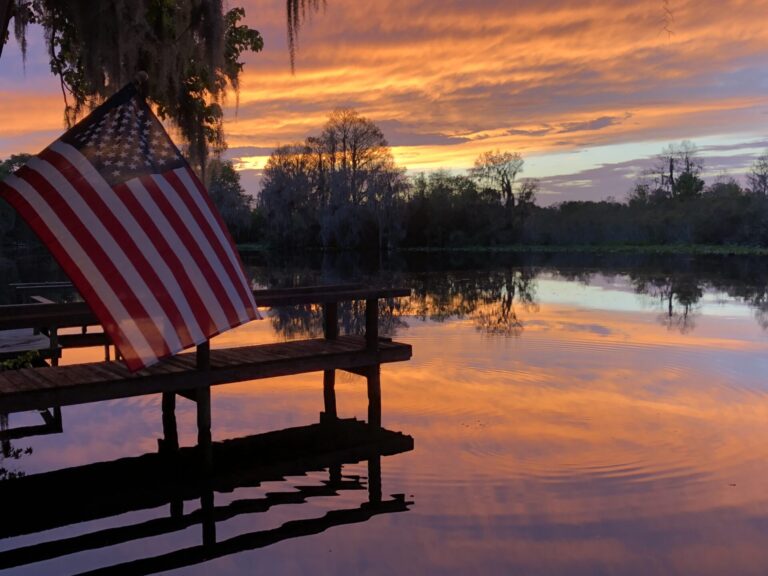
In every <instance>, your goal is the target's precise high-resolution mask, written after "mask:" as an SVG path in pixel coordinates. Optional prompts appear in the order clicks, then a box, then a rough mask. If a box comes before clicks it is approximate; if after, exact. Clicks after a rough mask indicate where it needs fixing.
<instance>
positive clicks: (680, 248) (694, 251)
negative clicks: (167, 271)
mask: <svg viewBox="0 0 768 576" xmlns="http://www.w3.org/2000/svg"><path fill="white" fill-rule="evenodd" d="M237 249H238V250H240V251H241V252H272V251H274V248H273V247H271V246H269V245H267V244H261V243H252V242H244V243H238V244H237ZM306 250H310V251H316V252H318V253H337V252H338V253H344V252H355V253H356V252H365V251H366V250H364V249H353V248H347V249H344V248H323V247H322V246H317V247H311V248H303V249H302V251H306ZM291 251H292V250H291ZM291 251H289V253H290V252H291ZM394 252H400V253H405V254H408V253H415V254H419V253H420V254H429V253H437V254H440V253H491V254H493V253H512V254H567V253H588V254H671V255H691V256H768V247H763V246H740V245H708V244H656V245H639V244H571V245H569V244H562V245H544V244H538V245H526V244H510V245H505V246H447V247H443V246H415V247H401V248H397V249H395V250H394Z"/></svg>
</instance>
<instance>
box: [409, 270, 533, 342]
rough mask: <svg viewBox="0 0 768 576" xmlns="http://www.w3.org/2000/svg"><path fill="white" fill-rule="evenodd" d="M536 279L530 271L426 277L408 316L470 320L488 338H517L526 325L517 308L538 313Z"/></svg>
mask: <svg viewBox="0 0 768 576" xmlns="http://www.w3.org/2000/svg"><path fill="white" fill-rule="evenodd" d="M535 277H536V274H535V273H534V272H533V271H532V269H530V268H520V269H508V270H504V271H487V272H480V273H466V274H460V273H443V274H440V275H426V276H423V277H421V278H420V279H419V281H418V282H416V287H415V289H414V291H413V295H412V296H411V298H410V309H409V312H408V313H409V314H411V315H414V316H416V317H418V318H420V319H422V320H427V319H429V320H433V321H437V322H442V321H444V320H446V319H450V318H471V319H472V320H473V321H474V322H475V325H476V327H477V329H478V330H480V331H482V332H485V333H487V334H502V335H507V336H513V335H518V334H519V333H520V332H521V331H522V329H523V321H522V320H521V319H520V318H519V316H518V312H517V308H516V304H517V305H519V306H522V308H523V309H524V310H526V311H534V310H536V309H538V307H537V305H536V302H535V294H536V283H535Z"/></svg>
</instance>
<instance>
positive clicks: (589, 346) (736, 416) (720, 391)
mask: <svg viewBox="0 0 768 576" xmlns="http://www.w3.org/2000/svg"><path fill="white" fill-rule="evenodd" d="M535 294H536V306H535V307H520V308H519V309H518V310H517V314H518V316H519V318H520V320H521V322H522V330H521V331H519V332H517V333H516V335H515V336H514V337H505V336H500V335H498V334H488V333H486V332H483V331H482V330H478V326H477V323H476V321H475V318H474V317H473V316H472V315H471V314H469V315H465V316H462V317H460V318H459V317H452V318H448V319H445V320H443V321H439V322H438V321H434V320H429V319H417V318H413V317H410V318H406V321H407V324H408V327H407V328H401V329H400V330H399V332H398V334H397V335H396V337H397V338H398V339H400V340H403V341H406V342H409V343H411V344H413V347H414V357H413V359H412V360H411V361H410V362H406V363H401V364H394V365H388V366H385V367H384V368H383V370H382V384H383V394H384V396H383V403H384V412H383V414H384V417H383V422H384V425H385V427H387V428H390V429H394V430H403V431H405V432H407V433H408V434H411V435H412V436H413V437H414V438H415V441H416V449H415V450H414V451H413V452H410V453H405V454H400V455H397V456H394V457H391V458H385V459H383V461H382V472H383V489H384V492H385V494H391V493H404V494H406V495H408V496H409V497H410V496H411V495H412V499H413V500H414V502H415V505H414V506H413V507H412V509H411V510H410V511H409V512H407V513H402V514H392V515H385V516H378V517H376V518H373V519H372V520H370V521H369V522H367V523H365V524H361V525H352V526H340V527H335V528H333V529H331V530H328V531H326V532H324V533H322V534H318V535H314V536H310V537H306V538H301V539H296V540H290V541H286V542H282V543H280V544H278V545H275V546H270V547H268V548H264V549H260V550H255V551H252V552H245V553H241V554H238V555H236V556H231V557H225V558H222V559H218V560H214V561H212V562H209V563H206V564H203V565H200V566H196V567H194V568H191V569H185V570H183V571H178V572H177V573H180V574H181V573H183V574H209V573H216V574H220V575H221V576H224V575H227V574H247V573H252V572H256V571H260V572H265V573H286V574H302V573H312V574H339V573H344V572H346V573H354V574H395V573H396V574H427V573H432V574H467V573H482V574H510V573H520V574H610V573H618V574H651V573H658V574H670V573H678V574H726V573H727V574H763V573H765V571H766V569H768V547H766V546H765V539H766V535H768V486H766V483H765V478H767V477H768V448H766V444H765V441H764V440H765V438H766V434H767V433H768V382H766V380H765V375H766V374H768V355H767V354H766V352H767V351H768V350H767V349H766V335H765V332H764V331H763V330H761V329H760V326H759V325H758V324H757V323H756V322H755V321H754V318H753V317H752V314H751V312H750V310H749V309H748V308H747V307H746V306H745V305H743V304H741V303H739V302H736V301H734V300H730V301H728V302H726V303H725V304H722V305H721V304H719V303H718V301H719V300H720V299H722V298H723V295H722V294H718V295H711V296H705V297H704V298H702V301H701V302H700V303H699V305H698V306H697V309H696V318H695V326H694V328H693V329H691V330H689V331H681V330H677V329H668V327H667V326H666V325H665V324H664V323H663V322H660V320H659V315H660V313H663V310H662V309H661V308H659V307H658V306H655V305H651V304H649V302H648V301H647V300H644V299H647V298H648V297H646V296H641V295H638V294H636V293H635V292H634V291H633V286H632V284H631V283H630V282H628V281H626V280H625V279H624V280H623V279H621V278H618V279H616V278H614V279H613V280H607V279H605V278H599V279H597V280H595V281H594V282H593V283H592V284H590V285H585V284H583V283H579V282H575V281H569V280H565V279H562V278H557V277H555V276H552V275H550V276H545V277H539V278H538V279H537V283H536V290H535ZM488 306H493V303H490V304H488ZM726 312H727V313H726ZM274 339H275V335H274V333H273V332H272V328H271V325H270V323H269V322H268V321H262V322H253V323H251V324H249V325H247V326H244V327H241V328H239V329H237V330H234V331H232V332H230V333H228V334H225V335H223V336H221V337H219V338H217V339H216V341H215V345H216V346H231V345H241V344H247V343H253V342H266V341H272V340H274ZM89 354H90V355H94V354H95V355H96V356H97V357H98V354H99V353H98V352H79V353H71V352H67V355H66V360H67V361H74V360H83V359H85V358H86V357H88V355H89ZM320 381H321V379H320V376H319V375H318V374H310V375H303V376H298V377H291V378H281V379H276V380H272V381H259V382H250V383H241V384H235V385H229V386H224V387H220V388H217V389H215V391H214V393H213V433H214V438H216V439H222V438H228V437H235V436H240V435H245V434H251V433H255V432H260V431H266V430H270V429H275V428H281V427H287V426H293V425H298V424H304V423H307V422H310V421H313V420H315V419H317V415H318V412H319V410H320V409H321V406H322V387H321V385H320ZM337 389H338V405H339V411H340V414H341V415H342V416H352V415H355V416H357V417H359V418H364V417H365V411H366V399H365V386H364V380H363V379H361V378H360V377H357V376H351V375H342V376H340V377H339V379H338V384H337ZM178 418H179V429H180V431H181V441H182V443H183V444H186V445H191V444H194V441H195V436H194V430H195V428H194V410H193V406H192V404H191V403H189V402H186V401H183V400H180V401H179V408H178ZM64 428H65V432H64V434H62V435H57V436H50V437H43V438H32V439H29V440H25V441H24V443H25V444H27V445H31V446H33V447H34V450H35V452H34V454H33V455H31V456H29V457H25V458H23V459H21V460H20V461H19V462H18V466H20V467H22V468H24V469H25V470H26V471H27V472H28V473H33V472H36V471H42V470H46V469H52V468H60V467H66V466H71V465H76V464H82V463H86V462H93V461H98V460H111V459H114V458H117V457H121V456H128V455H138V454H141V453H143V452H151V451H154V450H155V449H156V443H155V442H156V438H157V437H159V436H160V411H159V399H157V398H155V397H146V398H137V399H131V400H123V401H116V402H108V403H102V404H97V405H92V406H83V407H72V408H66V409H65V410H64ZM349 472H350V473H360V474H363V475H364V474H365V471H364V470H362V469H360V467H357V468H355V467H350V468H349ZM310 481H311V478H310V479H308V478H290V479H288V481H287V482H285V483H280V486H282V488H280V487H278V486H277V485H275V486H263V487H260V488H259V489H260V490H270V489H285V488H286V485H287V486H290V485H297V484H305V483H307V482H310ZM237 495H238V494H235V495H217V499H220V498H224V499H226V498H234V497H236V496H237ZM355 499H357V500H355ZM218 501H219V500H217V502H218ZM356 501H359V496H358V495H356V494H347V493H344V494H342V495H340V496H338V497H335V498H325V499H323V498H317V499H313V500H310V501H308V503H307V504H303V505H302V506H296V507H291V506H282V507H278V508H276V509H275V510H271V511H270V512H269V513H268V514H264V515H261V516H258V517H257V518H254V519H249V520H245V519H239V520H237V521H233V522H230V523H228V524H227V525H226V526H225V527H222V530H223V531H224V533H227V534H230V535H234V534H237V533H242V532H243V531H246V530H250V529H253V526H251V525H250V524H248V523H249V522H255V523H257V524H258V526H262V525H263V526H267V527H268V526H275V525H279V524H280V523H281V522H283V521H285V520H286V519H290V518H294V517H302V516H306V515H308V516H316V515H322V514H323V513H324V512H325V511H327V510H329V509H333V508H336V507H343V506H344V505H345V504H350V503H353V502H356ZM159 513H161V512H158V514H159ZM79 529H81V528H78V527H75V528H72V529H67V530H72V531H75V532H76V531H77V530H79ZM26 538H27V539H29V540H34V539H36V538H41V537H40V536H32V537H26ZM196 538H198V534H197V532H194V531H187V532H183V533H180V534H174V535H172V536H170V537H166V538H165V539H161V540H160V541H151V542H138V543H133V544H131V545H122V546H120V547H117V549H116V550H112V549H111V548H108V549H105V550H101V551H97V552H93V553H88V554H83V555H79V557H77V558H72V559H68V560H67V561H61V563H60V564H53V563H47V564H45V565H44V566H43V568H44V569H43V571H42V572H41V571H40V568H41V567H40V566H32V567H30V568H28V569H27V570H20V571H17V572H14V571H9V572H8V573H9V574H10V573H13V574H16V573H25V574H39V573H76V572H78V571H81V570H84V569H85V568H93V567H97V566H101V565H106V564H109V563H110V562H114V561H116V559H121V560H124V559H130V558H132V557H140V556H141V555H142V554H145V553H146V549H147V548H146V547H147V546H148V547H149V549H151V551H152V552H159V551H163V550H165V549H173V548H174V547H176V546H180V545H184V544H185V543H187V542H192V541H194V540H195V539H196ZM11 544H14V542H8V541H0V549H4V548H6V547H7V546H9V545H11ZM33 568H34V569H33ZM46 571H48V572H46Z"/></svg>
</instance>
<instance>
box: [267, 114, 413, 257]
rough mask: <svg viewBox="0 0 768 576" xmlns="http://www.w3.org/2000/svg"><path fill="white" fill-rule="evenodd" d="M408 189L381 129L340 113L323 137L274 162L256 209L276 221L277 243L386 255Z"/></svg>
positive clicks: (278, 154)
mask: <svg viewBox="0 0 768 576" xmlns="http://www.w3.org/2000/svg"><path fill="white" fill-rule="evenodd" d="M406 189H407V181H406V180H405V176H404V172H403V170H402V169H400V168H398V167H397V166H396V165H395V162H394V159H393V157H392V153H391V151H390V148H389V145H388V144H387V141H386V139H385V138H384V135H383V134H382V132H381V129H379V127H378V126H376V124H375V123H374V122H372V121H371V120H369V119H368V118H364V117H363V116H361V115H360V114H358V113H357V112H356V111H354V110H350V109H338V110H334V111H333V112H332V113H331V115H330V117H329V119H328V122H326V124H325V126H324V127H323V131H322V132H321V134H320V135H319V136H312V137H310V138H307V140H306V141H305V142H304V143H303V144H293V145H291V146H288V147H281V148H278V149H277V150H276V151H275V152H274V153H273V154H272V156H271V157H270V159H269V161H268V162H267V166H266V168H265V174H264V181H263V188H262V192H261V195H260V200H259V205H260V207H261V208H262V209H263V211H264V213H265V215H266V218H267V219H268V220H271V219H273V217H274V220H273V222H271V223H270V230H271V231H272V232H274V233H271V234H269V238H270V240H271V241H272V242H273V243H275V242H276V241H279V242H281V243H288V244H292V245H296V244H297V243H298V244H299V245H301V243H303V242H306V243H308V244H310V245H319V244H322V245H323V246H325V247H344V248H349V247H378V248H388V247H392V246H394V245H395V244H397V243H398V242H399V240H400V238H401V236H402V226H401V219H400V217H399V215H400V212H401V201H402V198H403V196H404V195H405V192H406ZM289 221H290V225H288V223H289ZM297 225H298V226H297ZM288 230H290V231H291V233H292V234H293V237H292V238H291V237H286V231H288Z"/></svg>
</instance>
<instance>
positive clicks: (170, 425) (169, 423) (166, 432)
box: [157, 392, 179, 453]
mask: <svg viewBox="0 0 768 576" xmlns="http://www.w3.org/2000/svg"><path fill="white" fill-rule="evenodd" d="M162 406H163V437H162V438H161V439H160V440H158V441H157V444H158V448H159V450H160V452H161V453H163V452H176V451H177V450H178V449H179V432H178V429H177V427H176V393H175V392H163V402H162Z"/></svg>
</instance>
